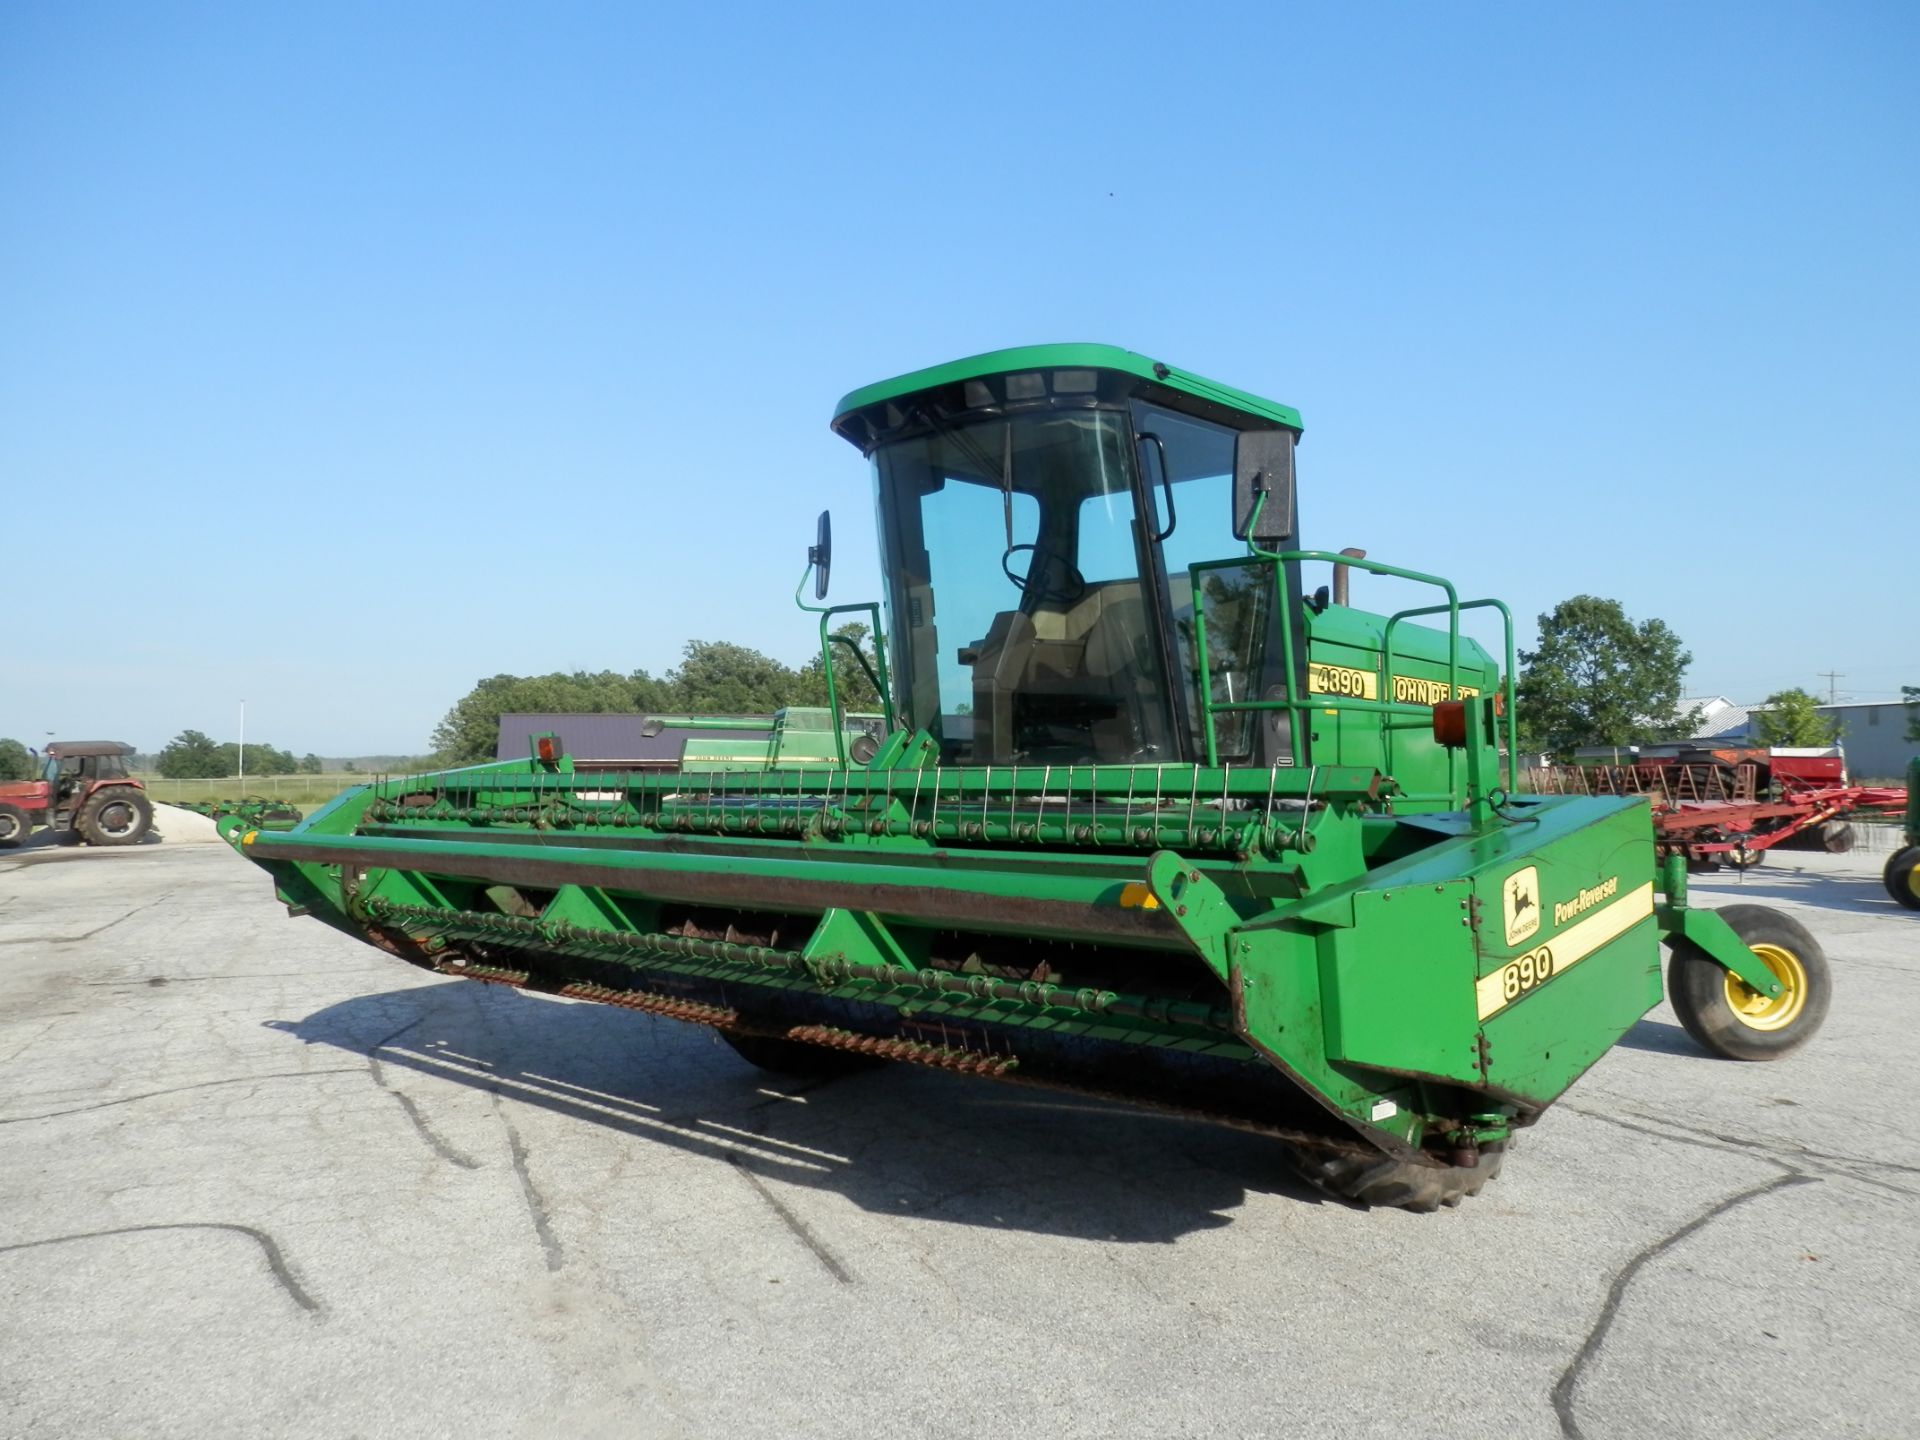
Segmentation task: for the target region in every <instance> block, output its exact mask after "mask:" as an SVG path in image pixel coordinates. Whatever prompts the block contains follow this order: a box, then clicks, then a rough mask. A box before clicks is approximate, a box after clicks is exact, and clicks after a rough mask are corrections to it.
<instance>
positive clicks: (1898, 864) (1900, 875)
mask: <svg viewBox="0 0 1920 1440" xmlns="http://www.w3.org/2000/svg"><path fill="white" fill-rule="evenodd" d="M1880 878H1881V879H1883V880H1884V881H1886V885H1887V894H1889V895H1891V896H1892V897H1893V898H1894V900H1895V901H1896V902H1898V903H1899V904H1901V905H1904V906H1906V907H1907V909H1909V910H1920V845H1909V846H1907V848H1906V849H1904V850H1896V851H1894V852H1893V854H1892V855H1891V856H1889V857H1888V859H1887V868H1886V872H1885V873H1884V874H1883V875H1882V876H1881V877H1880Z"/></svg>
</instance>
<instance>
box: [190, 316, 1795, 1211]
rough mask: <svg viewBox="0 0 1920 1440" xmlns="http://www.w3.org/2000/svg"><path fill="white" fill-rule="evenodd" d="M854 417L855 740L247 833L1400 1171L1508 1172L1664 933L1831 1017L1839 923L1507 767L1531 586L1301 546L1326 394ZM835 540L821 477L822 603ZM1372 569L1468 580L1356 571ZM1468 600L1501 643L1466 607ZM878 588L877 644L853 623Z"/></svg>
mask: <svg viewBox="0 0 1920 1440" xmlns="http://www.w3.org/2000/svg"><path fill="white" fill-rule="evenodd" d="M834 429H835V430H836V431H837V432H838V433H839V434H840V435H842V436H843V437H845V438H846V439H847V440H849V441H851V442H852V443H853V444H854V445H855V446H857V447H858V448H859V449H860V451H861V452H862V454H863V455H865V456H867V457H868V458H869V460H870V461H871V463H872V465H873V470H874V476H875V483H876V487H877V496H878V523H879V530H880V537H881V548H882V558H883V561H884V570H885V580H886V594H885V595H884V597H883V598H882V599H881V600H879V601H876V602H871V603H864V604H859V605H824V604H815V605H812V606H808V607H807V608H809V609H813V610H815V611H816V612H817V613H818V616H819V627H820V634H821V639H822V650H823V654H824V659H825V664H826V674H827V679H828V689H829V692H830V696H831V704H832V706H833V708H834V710H835V711H836V713H837V712H839V711H841V710H843V709H844V706H843V703H842V700H841V695H842V693H843V692H842V689H841V688H840V687H841V686H842V685H844V683H845V681H846V680H847V678H848V676H849V675H850V674H851V673H852V669H851V667H852V666H853V665H854V663H855V662H856V661H857V663H858V666H859V667H860V668H861V669H863V670H865V671H867V672H869V673H870V676H871V680H872V684H873V687H874V688H875V689H877V691H878V693H879V695H880V706H881V709H882V711H883V715H882V722H881V723H880V724H879V725H877V726H875V727H874V729H873V731H872V732H866V731H862V730H859V729H857V728H854V727H849V726H847V725H845V724H833V723H829V725H828V726H827V727H826V730H827V733H829V734H831V735H832V736H833V737H834V739H833V744H834V745H835V747H836V748H835V754H834V757H833V760H832V763H830V764H826V765H821V764H819V763H808V764H804V765H802V764H783V763H781V761H780V760H778V759H777V758H774V759H767V760H757V761H752V762H747V761H743V762H742V764H741V765H740V766H739V767H736V768H726V767H721V768H718V769H703V770H702V771H700V772H699V773H693V772H692V771H690V770H683V771H681V772H680V773H675V774H665V775H662V774H634V773H625V774H588V773H583V772H580V771H577V770H576V769H575V767H574V764H573V762H572V761H571V760H570V759H569V758H568V757H567V756H566V755H565V753H564V748H563V747H562V746H560V745H556V744H554V743H552V742H548V744H547V745H546V746H544V747H543V748H536V752H535V754H534V756H533V757H532V759H530V760H529V761H527V762H519V763H501V764H494V765H483V766H478V767H474V768H472V769H466V770H456V771H449V772H445V773H441V774H433V775H417V776H411V777H406V778H401V779H390V780H382V781H380V782H379V783H377V784H375V785H372V786H370V787H367V788H364V789H360V790H356V791H352V792H350V793H349V794H347V795H345V796H343V797H342V798H341V799H340V800H338V801H336V802H335V803H334V804H332V805H331V806H329V807H327V808H326V809H325V810H323V811H321V812H320V813H319V814H317V815H315V816H314V817H313V818H311V819H309V820H307V821H306V822H305V823H304V824H302V825H301V826H300V827H298V828H297V829H296V830H294V831H293V832H291V833H289V834H284V835H275V834H266V833H261V832H258V831H255V830H252V829H250V828H248V827H247V826H245V825H244V824H243V823H242V822H239V821H235V820H228V821H224V822H222V827H223V830H224V831H225V833H227V834H228V836H229V838H230V839H231V840H232V841H233V842H234V843H235V844H236V845H237V847H238V848H239V849H240V851H241V852H242V853H243V854H245V855H247V856H248V857H250V858H251V859H253V860H255V861H256V862H258V863H260V864H262V865H264V866H265V867H266V868H268V869H269V870H271V871H272V872H273V874H274V876H275V881H276V884H277V886H278V890H279V893H280V895H281V897H282V898H283V899H284V900H285V901H286V902H287V903H288V905H289V906H290V907H291V908H292V909H293V911H294V912H295V913H302V914H313V915H317V916H319V917H320V918H323V919H325V920H327V921H328V922H329V923H331V924H334V925H336V926H339V927H340V928H342V929H345V930H347V931H348V932H350V933H353V934H357V935H361V936H364V937H366V938H368V939H370V940H372V941H373V942H374V943H376V944H378V945H380V946H381V947H383V948H385V949H387V950H390V951H392V952H394V953H396V954H399V955H401V956H402V957H404V958H406V959H409V960H411V961H413V962H414V963H417V964H420V965H424V966H428V967H431V968H433V969H436V970H439V971H442V972H444V973H447V974H453V975H463V976H467V977H469V978H473V979H479V980H487V981H494V982H499V983H505V984H512V985H520V986H525V987H528V988H531V989H536V990H542V991H547V992H551V993H557V994H561V995H566V996H572V997H576V998H580V999H586V1000H595V1001H601V1002H604V1003H609V1004H615V1005H623V1006H628V1007H631V1008H633V1009H637V1010H643V1011H650V1012H653V1013H655V1014H659V1015H666V1016H671V1017H673V1018H675V1019H681V1020H688V1021H693V1022H696V1023H700V1024H705V1025H710V1026H712V1027H714V1028H715V1029H716V1030H718V1031H719V1032H720V1034H721V1035H722V1036H724V1037H725V1038H726V1039H727V1040H728V1041H729V1043H731V1044H732V1045H733V1046H734V1047H735V1048H736V1049H738V1050H739V1051H740V1052H741V1053H742V1054H743V1055H745V1056H746V1057H747V1058H748V1059H750V1060H753V1061H755V1062H756V1063H759V1064H762V1065H766V1066H769V1067H774V1068H794V1069H804V1068H820V1067H822V1066H844V1065H849V1064H861V1063H869V1062H874V1061H880V1060H892V1061H903V1062H911V1063H917V1064H922V1065H930V1066H936V1067H939V1068H943V1069H948V1070H953V1071H957V1072H965V1073H969V1074H975V1075H983V1076H989V1077H993V1078H997V1079H1001V1080H1007V1081H1015V1082H1022V1083H1029V1084H1040V1085H1052V1086H1057V1087H1061V1088H1064V1089H1068V1090H1076V1091H1080V1092H1086V1093H1096V1094H1100V1095H1104V1096H1112V1097H1122V1098H1125V1099H1128V1100H1132V1101H1135V1102H1138V1103H1140V1104H1145V1105H1151V1106H1157V1107H1161V1108H1163V1109H1169V1110H1173V1111H1177V1112H1180V1113H1183V1114H1190V1115H1193V1116H1195V1117H1198V1118H1205V1119H1210V1120H1215V1121H1220V1122H1224V1123H1228V1124H1233V1125H1237V1126H1242V1127H1245V1128H1250V1129H1254V1130H1258V1131H1262V1132H1265V1133H1268V1134H1271V1135H1273V1136H1274V1137H1276V1138H1277V1139H1278V1140H1280V1141H1282V1142H1285V1143H1286V1144H1288V1145H1289V1146H1291V1147H1292V1149H1293V1151H1294V1153H1295V1155H1296V1157H1297V1159H1298V1161H1299V1163H1300V1165H1301V1167H1302V1169H1303V1170H1304V1171H1305V1173H1307V1174H1308V1175H1309V1176H1310V1177H1312V1178H1313V1179H1314V1180H1315V1181H1317V1182H1318V1183H1319V1184H1321V1185H1322V1186H1324V1187H1325V1188H1327V1189H1329V1190H1331V1191H1333V1192H1335V1193H1337V1194H1340V1195H1343V1196H1346V1197H1349V1198H1353V1199H1357V1200H1361V1201H1365V1202H1369V1203H1389V1204H1404V1205H1410V1206H1414V1207H1417V1208H1432V1207H1433V1206H1435V1205H1439V1204H1443V1203H1450V1202H1452V1201H1455V1200H1457V1199H1459V1198H1460V1197H1461V1196H1462V1195H1464V1194H1471V1193H1473V1192H1475V1191H1477V1190H1478V1189H1479V1188H1480V1186H1481V1185H1483V1184H1484V1183H1485V1182H1486V1181H1487V1179H1489V1178H1490V1177H1491V1175H1492V1174H1493V1173H1494V1171H1495V1170H1496V1169H1497V1167H1498V1165H1499V1163H1500V1159H1501V1155H1502V1151H1503V1150H1504V1148H1505V1146H1506V1144H1507V1141H1508V1139H1509V1138H1510V1136H1511V1135H1512V1134H1513V1132H1514V1130H1515V1129H1516V1128H1518V1127H1520V1126H1524V1125H1526V1124H1529V1123H1530V1122H1532V1121H1533V1120H1534V1119H1535V1118H1537V1117H1538V1116H1539V1115H1540V1113H1541V1112H1542V1110H1543V1109H1544V1108H1545V1107H1546V1106H1547V1105H1548V1104H1550V1103H1551V1102H1552V1101H1553V1100H1554V1098H1555V1097H1557V1096H1558V1095H1559V1094H1560V1093H1561V1092H1562V1091H1564V1090H1565V1089H1566V1088H1567V1087H1568V1086H1569V1085H1570V1084H1571V1083H1572V1082H1573V1081H1574V1080H1575V1079H1576V1078H1577V1077H1578V1076H1579V1075H1580V1074H1581V1072H1582V1071H1584V1070H1585V1069H1586V1068H1587V1067H1588V1066H1589V1065H1591V1064H1592V1063H1593V1062H1594V1061H1595V1060H1597V1059H1598V1058H1599V1057H1600V1056H1601V1055H1603V1054H1604V1053H1605V1052H1606V1050H1607V1049H1608V1048H1609V1047H1610V1046H1611V1045H1612V1044H1613V1043H1614V1042H1615V1041H1616V1040H1617V1039H1618V1038H1619V1037H1620V1036H1621V1035H1622V1034H1623V1033H1624V1032H1625V1031H1626V1030H1627V1029H1628V1028H1629V1027H1630V1026H1632V1025H1633V1024H1634V1023H1635V1022H1636V1021H1637V1020H1638V1019H1639V1018H1640V1017H1641V1016H1642V1015H1643V1014H1645V1013H1646V1011H1647V1010H1648V1008H1649V1007H1651V1006H1652V1005H1654V1004H1655V1003H1656V1002H1657V1001H1658V1000H1659V999H1660V995H1661V986H1660V966H1659V963H1658V960H1659V947H1660V945H1661V944H1662V942H1665V943H1666V944H1667V945H1668V946H1669V947H1670V948H1671V951H1672V960H1671V963H1670V968H1669V975H1670V989H1671V993H1672V997H1673V1000H1674V1003H1675V1006H1676V1008H1677V1010H1678V1011H1679V1014H1680V1017H1681V1019H1682V1021H1683V1022H1684V1023H1685V1024H1686V1026H1687V1028H1688V1029H1689V1030H1690V1031H1692V1033H1693V1034H1694V1035H1695V1036H1696V1037H1698V1038H1699V1039H1700V1040H1701V1041H1703V1042H1704V1043H1705V1044H1706V1045H1707V1046H1709V1047H1710V1048H1712V1049H1714V1050H1717V1051H1719V1052H1720V1053H1722V1054H1726V1055H1729V1056H1734V1057H1737V1058H1742V1059H1763V1058H1771V1057H1773V1056H1776V1055H1779V1054H1782V1053H1784V1052H1786V1051H1788V1050H1790V1049H1792V1048H1793V1047H1794V1046H1796V1045H1798V1044H1799V1043H1800V1042H1801V1041H1803V1040H1804V1039H1805V1038H1806V1037H1807V1036H1808V1035H1809V1034H1810V1033H1811V1032H1812V1031H1813V1029H1814V1028H1816V1027H1817V1025H1818V1024H1819V1022H1820V1019H1821V1016H1822V1015H1823V1013H1824V1011H1825V1008H1826V1004H1827V995H1828V988H1827V987H1828V981H1827V968H1826V962H1825V960H1824V958H1823V957H1822V955H1821V952H1820V948H1819V946H1818V945H1817V944H1816V943H1815V942H1814V940H1813V939H1812V937H1811V936H1809V935H1808V934H1807V933H1806V932H1805V931H1804V930H1803V929H1802V928H1801V927H1799V926H1798V925H1796V924H1794V923H1793V922H1792V921H1790V920H1787V919H1785V918H1784V917H1781V916H1778V915H1775V914H1773V913H1772V912H1770V911H1766V910H1763V909H1760V908H1759V907H1755V906H1734V907H1729V908H1727V909H1724V910H1721V911H1720V912H1718V913H1717V914H1716V913H1714V912H1708V911H1697V910H1690V909H1688V908H1687V907H1686V904H1685V885H1686V879H1685V874H1684V870H1683V868H1682V866H1681V865H1680V864H1678V863H1673V864H1666V865H1656V862H1655V858H1654V843H1653V831H1652V825H1651V821H1650V819H1649V814H1648V811H1647V808H1646V806H1645V804H1644V803H1643V802H1641V801H1639V800H1627V799H1613V798H1592V797H1558V796H1556V797H1537V796H1524V795H1520V794H1517V793H1516V792H1515V786H1514V784H1513V774H1514V770H1513V767H1514V763H1515V756H1514V753H1513V752H1514V749H1515V745H1514V704H1513V700H1514V696H1513V679H1512V672H1513V646H1512V627H1511V623H1510V621H1509V620H1508V619H1507V615H1506V611H1505V608H1504V607H1503V606H1501V605H1500V604H1499V602H1497V601H1493V600H1464V601H1463V600H1462V599H1461V598H1460V596H1459V595H1458V593H1457V592H1456V590H1455V588H1454V587H1453V585H1451V584H1450V583H1449V582H1447V581H1445V580H1443V579H1440V578H1439V577H1437V576H1433V575H1428V574H1423V573H1420V572H1417V571H1413V570H1409V569H1405V568H1402V567H1398V566H1394V565H1390V564H1385V563H1382V562H1380V561H1378V560H1375V559H1369V558H1365V557H1364V556H1362V555H1360V554H1358V553H1357V552H1343V553H1341V554H1333V553H1329V552H1326V551H1321V550H1308V549H1302V548H1299V541H1298V538H1297V529H1298V526H1297V509H1296V505H1295V484H1294V476H1295V471H1294V454H1295V448H1296V445H1297V443H1298V441H1299V437H1300V433H1301V424H1300V418H1299V416H1298V415H1297V414H1296V413H1295V412H1294V411H1292V410H1290V409H1287V408H1286V407H1284V406H1280V405H1275V404H1272V403H1270V402H1268V401H1265V400H1261V399H1259V398H1257V397H1255V396H1252V395H1248V394H1245V393H1243V392H1241V391H1237V390H1232V389H1229V388H1227V387H1225V386H1222V385H1217V384H1215V383H1213V382H1211V381H1208V380H1204V379H1202V378H1200V377H1199V376H1196V375H1193V374H1190V373H1188V372H1185V371H1182V370H1177V369H1174V368H1172V367H1170V366H1167V365H1164V364H1160V363H1157V362H1154V361H1150V360H1147V359H1145V358H1143V357H1141V356H1138V355H1134V354H1131V353H1129V352H1126V351H1123V350H1118V349H1113V348H1110V347H1105V346H1090V345H1068V346H1042V347H1034V348H1029V349H1021V350H1008V351H1001V352H998V353H995V354H991V355H984V356H979V357H977V358H975V359H971V360H964V361H959V362H956V363H954V364H951V365H945V366H941V367H939V368H936V369H932V370H925V371H920V372H917V373H915V374H911V375H907V376H904V377H901V378H900V379H897V380H891V381H887V382H885V383H883V384H879V385H874V386H869V387H868V388H866V389H863V390H859V391H856V392H854V393H853V394H852V395H849V396H848V397H847V398H846V399H845V400H844V401H843V402H842V403H841V405H840V408H839V411H838V413H837V415H836V418H835V420H834ZM1411 503H1418V501H1417V500H1414V501H1412V502H1411ZM830 558H831V534H830V530H829V529H828V527H827V525H826V523H825V517H822V525H821V533H820V537H819V542H818V543H817V544H816V545H815V546H814V548H813V550H812V551H811V552H810V556H809V561H810V572H811V574H812V575H813V576H814V578H815V580H816V586H815V599H816V601H818V600H820V599H823V598H824V596H825V593H826V575H827V569H828V565H829V563H830ZM1329 566H1330V567H1332V569H1331V573H1330V574H1328V575H1327V578H1328V584H1327V585H1325V586H1321V585H1319V584H1317V583H1316V582H1317V581H1318V580H1319V578H1320V575H1321V574H1322V573H1326V572H1325V571H1324V569H1323V567H1329ZM1349 568H1358V569H1360V570H1362V571H1367V572H1373V573H1376V574H1380V575H1387V576H1394V577H1398V578H1399V579H1401V580H1404V581H1411V582H1416V583H1418V584H1421V585H1424V586H1426V587H1428V588H1429V589H1430V590H1431V595H1432V598H1431V601H1430V603H1422V604H1419V605H1416V606H1414V607H1413V608H1410V609H1407V610H1403V611H1400V612H1399V613H1396V614H1392V615H1376V614H1368V613H1365V612H1363V611H1360V610H1357V609H1354V608H1352V607H1351V606H1349V605H1347V604H1346V603H1344V602H1345V585H1344V577H1345V575H1346V573H1347V571H1348V569H1349ZM804 583H805V577H803V584H804ZM1474 609H1479V610H1483V611H1485V612H1487V613H1488V614H1489V615H1490V616H1491V617H1492V619H1493V620H1494V621H1495V622H1496V623H1497V624H1498V625H1499V626H1500V627H1502V628H1503V629H1504V632H1505V640H1504V653H1503V654H1502V655H1500V656H1498V657H1496V656H1493V655H1490V654H1489V653H1488V652H1487V651H1486V650H1484V649H1483V648H1482V647H1480V646H1479V645H1477V644H1475V643H1474V642H1473V641H1472V640H1471V639H1470V638H1468V637H1467V636H1466V635H1463V634H1462V633H1461V615H1462V613H1463V612H1466V611H1469V610H1474ZM849 614H859V615H862V616H864V617H865V618H866V619H867V621H868V622H869V623H870V624H871V625H872V627H873V631H874V633H875V635H876V637H877V643H876V645H875V647H874V651H873V655H872V657H871V660H870V661H869V659H868V658H867V657H866V656H864V655H861V654H859V653H858V651H857V649H855V650H853V651H851V653H849V652H848V651H847V650H846V649H844V648H843V649H836V646H835V644H834V643H831V639H830V637H832V635H833V631H832V629H831V628H830V627H832V626H833V623H834V621H835V620H836V618H837V617H845V616H847V615H849ZM836 676H838V681H836ZM777 749H778V747H775V749H774V751H773V752H770V753H774V754H777Z"/></svg>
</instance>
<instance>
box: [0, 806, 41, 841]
mask: <svg viewBox="0 0 1920 1440" xmlns="http://www.w3.org/2000/svg"><path fill="white" fill-rule="evenodd" d="M32 833H33V821H32V819H31V818H29V817H28V815H27V812H26V811H24V810H22V809H21V808H20V807H19V806H18V805H7V804H0V850H11V849H13V848H14V847H15V846H16V845H24V844H26V843H27V836H29V835H31V834H32Z"/></svg>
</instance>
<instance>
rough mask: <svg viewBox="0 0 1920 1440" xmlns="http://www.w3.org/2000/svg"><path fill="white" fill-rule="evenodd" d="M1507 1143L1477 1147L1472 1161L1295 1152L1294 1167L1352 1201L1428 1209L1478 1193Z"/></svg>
mask: <svg viewBox="0 0 1920 1440" xmlns="http://www.w3.org/2000/svg"><path fill="white" fill-rule="evenodd" d="M1506 1152H1507V1146H1506V1145H1504V1144H1502V1145H1487V1146H1484V1147H1482V1149H1481V1151H1480V1158H1479V1160H1478V1162H1477V1163H1475V1164H1473V1165H1417V1164H1415V1163H1414V1162H1413V1161H1411V1160H1396V1159H1394V1158H1393V1157H1392V1156H1389V1155H1349V1154H1346V1153H1344V1152H1340V1153H1335V1152H1331V1151H1320V1152H1315V1151H1306V1150H1297V1151H1295V1152H1294V1156H1293V1163H1294V1168H1295V1169H1297V1170H1298V1171H1299V1172H1300V1174H1301V1175H1302V1176H1303V1177H1304V1178H1305V1179H1306V1180H1307V1181H1309V1182H1310V1183H1311V1184H1312V1185H1313V1186H1314V1187H1315V1188H1316V1189H1319V1190H1324V1191H1325V1192H1326V1193H1327V1194H1329V1195H1331V1196H1333V1197H1334V1198H1335V1199H1336V1200H1345V1201H1347V1202H1348V1203H1350V1204H1354V1205H1366V1206H1374V1205H1380V1206H1389V1207H1394V1206H1397V1207H1398V1208H1400V1209H1402V1210H1416V1211H1419V1212H1421V1213H1422V1214H1431V1213H1432V1212H1433V1211H1435V1210H1438V1209H1440V1208H1441V1207H1442V1206H1448V1207H1451V1206H1455V1205H1458V1204H1459V1203H1460V1202H1461V1201H1462V1200H1464V1199H1466V1198H1468V1197H1469V1196H1472V1195H1478V1194H1479V1193H1480V1192H1481V1191H1482V1190H1483V1189H1485V1188H1486V1186H1487V1184H1488V1182H1490V1181H1491V1180H1493V1179H1494V1178H1495V1177H1496V1176H1498V1175H1499V1173H1500V1167H1501V1164H1502V1162H1504V1161H1505V1159H1506Z"/></svg>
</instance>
